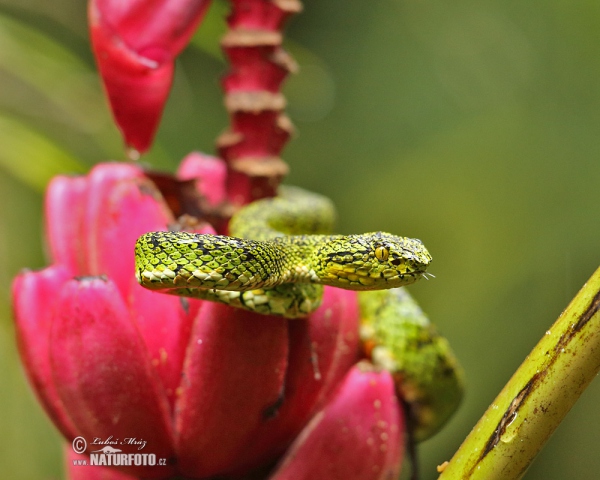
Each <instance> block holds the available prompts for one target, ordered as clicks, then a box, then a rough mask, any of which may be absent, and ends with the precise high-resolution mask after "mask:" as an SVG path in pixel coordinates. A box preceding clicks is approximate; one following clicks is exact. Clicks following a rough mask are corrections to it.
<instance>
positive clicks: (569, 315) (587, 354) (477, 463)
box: [439, 268, 600, 480]
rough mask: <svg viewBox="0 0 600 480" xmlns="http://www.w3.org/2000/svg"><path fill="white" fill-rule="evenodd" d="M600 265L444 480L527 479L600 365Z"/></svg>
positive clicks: (453, 461) (462, 448) (482, 421)
mask: <svg viewBox="0 0 600 480" xmlns="http://www.w3.org/2000/svg"><path fill="white" fill-rule="evenodd" d="M599 310H600V268H599V269H598V270H596V271H595V272H594V274H593V275H592V277H591V278H590V279H589V280H588V281H587V283H586V284H585V285H584V286H583V288H582V289H581V290H580V291H579V293H578V294H577V295H576V296H575V298H574V299H573V300H572V301H571V303H570V304H569V306H568V307H567V308H566V310H565V311H564V312H563V313H562V314H561V315H560V317H559V318H558V320H557V321H556V323H555V324H554V325H552V327H551V328H550V329H549V330H548V331H547V332H546V333H545V335H544V336H543V338H542V339H541V340H540V341H539V343H538V344H537V345H536V346H535V348H534V349H533V350H532V351H531V353H530V354H529V355H528V356H527V358H526V359H525V361H524V362H523V363H522V364H521V366H520V367H519V369H518V370H517V371H516V372H515V374H514V375H513V377H512V378H511V379H510V380H509V382H508V383H507V384H506V386H505V387H504V389H503V390H502V391H501V392H500V394H499V395H498V397H497V398H496V399H495V400H494V402H493V403H492V404H491V405H490V407H489V408H488V409H487V411H486V412H485V414H484V415H483V417H482V418H481V419H480V420H479V422H478V423H477V425H475V428H473V430H472V431H471V433H470V434H469V436H468V437H467V438H466V439H465V441H464V442H463V444H462V445H461V446H460V448H459V449H458V451H457V452H456V453H455V455H454V456H453V457H452V459H451V460H450V463H449V464H447V466H446V468H445V469H444V471H443V472H442V474H441V475H440V477H439V480H454V479H461V480H463V479H485V480H494V479H502V480H512V479H518V478H521V477H522V476H523V475H524V474H525V472H526V470H527V468H528V467H529V465H530V464H531V462H532V461H533V459H534V458H535V456H536V455H537V453H538V452H539V451H540V450H541V449H542V447H543V446H544V444H545V443H546V441H547V440H548V439H549V438H550V436H551V435H552V433H553V432H554V430H555V429H556V427H557V426H558V425H559V423H560V422H561V421H562V419H563V418H564V416H565V415H566V414H567V412H568V411H569V410H570V409H571V407H572V406H573V404H574V403H575V402H576V401H577V399H578V398H579V396H580V395H581V393H582V392H583V391H584V390H585V388H586V387H587V386H588V384H589V383H590V382H591V381H592V379H593V378H594V377H595V376H596V374H597V373H598V370H600V313H599Z"/></svg>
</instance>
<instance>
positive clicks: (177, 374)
mask: <svg viewBox="0 0 600 480" xmlns="http://www.w3.org/2000/svg"><path fill="white" fill-rule="evenodd" d="M134 281H135V280H134ZM136 284H137V282H136ZM201 304H202V302H201V301H199V300H194V299H187V298H183V297H175V296H171V295H165V294H163V293H157V292H152V291H150V290H147V289H145V288H142V287H141V286H139V285H134V286H133V287H132V290H131V295H130V308H129V309H130V312H131V314H132V317H133V318H134V319H135V321H136V323H137V325H138V328H139V331H140V333H141V335H142V337H143V339H144V343H145V344H146V347H147V348H148V353H149V356H150V361H151V364H152V366H153V367H154V369H155V370H156V372H157V374H158V375H159V377H160V379H161V381H162V385H163V388H164V391H165V393H166V395H167V397H168V399H169V403H170V405H171V407H173V403H174V402H175V392H176V390H177V387H178V386H179V384H180V383H181V375H182V370H183V360H184V357H185V352H186V348H187V345H188V343H189V340H190V334H191V330H192V324H193V320H194V318H195V314H197V312H198V310H199V308H200V305H201Z"/></svg>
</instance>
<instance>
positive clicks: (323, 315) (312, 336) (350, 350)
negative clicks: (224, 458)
mask: <svg viewBox="0 0 600 480" xmlns="http://www.w3.org/2000/svg"><path fill="white" fill-rule="evenodd" d="M358 319H359V317H358V303H357V300H356V293H355V292H350V291H348V290H341V289H339V288H332V287H325V294H324V296H323V304H322V306H321V307H320V308H319V309H318V310H317V311H316V312H314V313H313V314H312V315H311V316H310V317H309V319H308V321H303V320H298V321H293V322H290V323H289V335H290V355H289V368H288V373H287V376H286V382H285V398H284V401H283V403H282V405H281V409H280V410H279V412H278V415H277V417H275V418H273V419H269V420H267V421H264V422H262V423H261V425H260V426H259V428H258V429H257V430H256V431H255V432H254V433H253V434H252V436H251V439H250V441H249V442H248V444H247V445H246V446H245V447H244V448H243V450H242V451H241V452H240V455H239V456H238V457H237V459H236V462H235V470H237V471H242V472H243V471H244V470H245V469H248V468H249V467H256V466H259V465H260V464H261V463H264V462H267V461H272V460H273V459H275V458H277V456H278V455H280V454H281V453H282V452H283V451H285V449H286V448H287V446H288V445H289V444H290V443H291V442H292V441H293V440H294V438H295V437H296V436H297V435H298V433H299V432H300V430H301V429H302V427H304V425H305V424H306V423H307V422H308V421H309V420H310V417H311V416H312V414H313V413H314V412H315V411H316V409H317V408H318V407H320V406H322V405H323V403H324V402H325V400H327V399H328V398H329V396H330V394H331V392H332V391H333V390H334V389H335V388H336V387H337V386H338V384H339V382H340V381H341V380H342V379H343V378H344V376H345V375H346V373H347V371H348V370H349V369H350V368H351V367H352V365H354V364H355V363H356V361H357V360H358V353H359V349H358Z"/></svg>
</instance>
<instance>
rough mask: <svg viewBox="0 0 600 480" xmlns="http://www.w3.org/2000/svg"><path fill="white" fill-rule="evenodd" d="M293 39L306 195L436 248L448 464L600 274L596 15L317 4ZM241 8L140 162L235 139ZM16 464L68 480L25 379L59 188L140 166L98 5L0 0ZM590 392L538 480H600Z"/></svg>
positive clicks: (308, 6)
mask: <svg viewBox="0 0 600 480" xmlns="http://www.w3.org/2000/svg"><path fill="white" fill-rule="evenodd" d="M304 3H305V12H304V13H303V14H302V15H299V16H297V17H295V18H294V19H293V20H292V22H291V24H290V26H289V29H288V41H287V47H288V49H289V50H290V51H291V52H292V53H293V54H294V55H295V57H296V59H297V60H298V62H299V63H300V65H301V68H302V71H301V73H300V74H299V75H297V76H296V77H294V78H292V79H290V81H289V82H288V84H287V85H286V89H285V91H286V94H287V96H288V100H289V114H290V116H291V117H292V119H293V120H294V122H295V123H296V126H297V127H298V132H299V135H298V136H297V138H295V139H294V140H293V141H292V142H291V143H290V144H289V146H288V147H287V149H286V150H285V152H284V158H285V159H286V160H287V161H288V162H289V164H290V166H291V168H292V173H291V175H290V177H289V179H288V181H289V182H290V183H295V184H299V185H302V186H304V187H307V188H310V189H312V190H316V191H320V192H323V193H325V194H327V195H329V196H330V197H332V198H333V199H334V200H335V202H336V203H337V205H338V207H339V211H340V230H341V231H343V232H362V231H372V230H388V231H391V232H396V233H399V234H402V235H407V236H415V237H419V238H421V239H422V240H423V241H424V242H425V244H426V245H427V246H428V248H429V249H430V251H431V252H432V253H433V256H434V259H435V261H434V264H433V267H432V269H431V271H432V272H433V273H434V274H435V275H436V277H437V278H436V279H435V280H434V281H430V282H421V283H420V284H418V285H415V286H414V287H413V288H412V292H413V293H414V294H415V295H416V296H417V298H418V299H419V301H420V302H421V304H422V306H423V307H424V309H425V310H426V311H427V312H428V313H429V314H430V316H431V318H432V319H433V320H434V321H435V322H436V323H437V325H438V326H439V329H440V330H441V331H442V332H443V333H444V334H445V335H446V336H447V337H448V338H449V339H450V341H451V343H452V344H453V346H454V349H455V351H456V352H457V354H458V356H459V358H460V359H461V361H462V363H463V365H464V366H465V369H466V372H467V376H468V381H469V389H468V393H467V396H466V399H465V401H464V404H463V406H462V408H461V410H460V412H459V414H458V415H457V416H456V417H455V418H454V419H453V420H452V422H451V423H450V424H449V426H448V427H447V428H446V429H445V430H444V431H443V432H442V433H440V434H439V435H438V436H437V437H435V438H434V439H432V440H430V441H428V442H426V443H425V444H423V445H422V448H421V457H422V458H421V460H422V471H423V478H424V479H432V478H436V476H437V475H436V473H435V466H436V465H437V464H440V463H442V462H443V461H444V460H446V459H449V458H450V456H451V455H452V453H453V451H454V450H455V449H456V448H457V447H458V445H459V444H460V442H461V440H462V439H463V438H464V436H465V435H466V434H467V433H468V432H469V431H470V429H471V427H472V426H473V425H474V423H475V422H476V420H477V419H478V418H479V416H480V415H481V414H482V413H483V411H484V410H485V408H486V407H487V405H488V404H489V403H490V402H491V401H492V400H493V398H494V397H495V395H496V393H497V392H498V391H499V390H500V388H501V387H502V386H503V384H504V383H505V382H506V380H507V379H508V378H509V377H510V375H511V373H512V372H513V371H514V369H515V368H516V367H517V366H518V365H519V364H520V362H521V361H522V360H523V358H524V357H525V355H526V354H527V353H528V351H529V350H530V349H531V347H532V346H533V345H534V344H535V343H536V342H537V340H538V339H539V338H540V337H541V336H542V335H543V333H544V332H545V331H546V329H547V328H548V326H549V325H550V324H551V323H552V322H553V321H554V320H555V318H556V317H557V316H558V314H559V313H560V312H561V310H562V309H563V308H564V307H565V306H566V304H567V303H568V301H569V300H570V298H571V297H572V296H573V295H574V294H575V293H576V292H577V290H578V289H579V288H580V287H581V285H582V284H583V283H584V282H585V280H586V279H587V278H588V277H589V276H590V275H591V273H592V272H593V271H594V270H595V268H596V267H598V265H600V249H599V248H598V247H599V244H600V242H599V238H600V221H599V217H600V215H599V210H600V194H599V191H598V188H599V186H600V162H599V161H598V158H599V156H600V135H599V133H600V3H598V2H597V1H592V0H588V1H566V0H545V1H543V2H541V1H535V0H534V1H528V2H522V1H506V0H504V1H500V0H488V1H486V0H479V1H459V2H447V1H442V0H436V1H429V0H424V1H418V2H415V1H402V0H380V1H378V2H365V1H362V0H360V1H359V0H346V1H344V2H333V1H328V2H326V1H322V0H321V1H317V0H305V2H304ZM226 11H227V5H226V3H225V2H217V3H215V4H214V5H213V6H212V7H211V10H210V12H209V15H208V18H207V20H206V21H205V23H204V25H203V26H202V27H201V29H200V31H199V32H198V34H197V35H196V37H195V38H194V41H193V44H192V45H191V46H190V47H189V48H188V49H187V50H186V51H185V52H184V53H183V54H182V55H181V58H180V61H179V63H178V71H177V76H176V80H175V85H174V89H173V92H172V95H171V98H170V100H169V103H168V105H167V108H166V112H165V115H164V118H163V122H162V124H161V128H160V131H159V134H158V138H157V142H156V146H155V147H154V149H153V150H152V151H151V152H150V154H149V155H148V156H147V158H146V160H147V161H148V162H149V163H150V164H152V165H153V166H155V167H159V168H166V169H170V170H172V169H174V168H175V165H176V164H177V162H178V161H179V160H180V159H181V158H182V157H183V156H184V155H185V154H187V153H188V152H189V151H191V150H195V149H196V150H203V151H206V152H212V151H213V141H214V138H215V137H216V136H217V135H218V134H219V133H220V131H222V130H223V129H224V128H225V126H226V125H227V118H226V115H225V112H224V109H223V107H222V95H221V91H220V89H219V85H218V77H219V75H220V74H222V73H223V71H224V68H225V64H224V62H223V59H222V57H221V55H220V53H219V47H218V38H219V36H220V35H221V34H222V33H223V31H224V23H223V15H224V13H225V12H226ZM0 86H1V87H0V171H1V174H0V193H1V197H0V198H1V199H2V201H1V202H0V261H1V262H2V264H1V265H0V280H1V284H2V285H4V286H5V287H4V288H2V289H1V294H0V352H1V354H0V391H1V393H0V411H1V412H2V414H0V465H2V476H3V477H4V478H14V479H40V478H42V479H50V478H55V479H58V478H62V465H61V456H60V448H61V447H60V442H59V436H58V435H57V433H56V432H55V430H54V429H53V427H52V426H51V425H50V423H49V421H48V420H47V419H46V418H45V416H44V414H43V413H42V412H41V409H40V408H39V407H38V406H37V404H36V402H35V400H34V399H33V396H32V394H31V392H30V390H29V387H28V386H27V384H26V382H25V380H24V377H23V374H22V369H21V367H20V364H19V361H18V358H17V355H16V352H15V346H14V332H13V327H12V320H11V316H10V295H9V288H8V285H9V284H10V281H11V278H12V277H13V276H14V275H15V274H16V273H17V272H18V271H19V270H20V269H21V268H24V267H30V268H40V267H42V266H44V265H45V260H44V252H43V241H42V216H41V214H42V198H43V191H44V187H45V185H46V183H47V181H48V179H49V178H50V177H51V176H52V175H54V174H57V173H63V172H66V171H71V172H73V171H75V172H77V171H81V172H85V171H87V170H88V169H89V168H90V166H92V165H93V164H94V163H96V162H100V161H103V160H105V159H121V158H123V157H124V153H123V150H122V145H121V140H120V137H119V136H118V134H117V131H116V129H115V128H114V126H113V125H112V122H111V120H110V116H109V113H108V109H107V107H106V105H105V101H104V98H103V96H102V94H101V91H100V87H99V81H98V78H97V76H96V73H95V68H94V64H93V59H92V56H91V53H90V49H89V43H88V39H87V27H86V15H85V2H83V1H81V0H79V1H75V0H54V1H53V2H47V1H42V0H0ZM599 404H600V384H599V383H598V382H596V383H593V384H592V386H591V387H590V388H589V389H588V391H587V392H586V393H585V394H584V395H583V397H582V398H581V400H580V401H579V403H578V404H577V405H576V406H575V408H574V409H573V410H572V412H571V413H570V414H569V416H568V417H567V419H566V421H565V422H564V423H563V424H562V425H561V426H560V428H559V429H558V431H557V432H556V434H555V435H554V437H553V438H552V439H551V441H550V442H549V444H548V445H547V446H546V448H545V449H544V451H543V452H542V453H541V454H540V455H539V457H538V459H537V460H536V462H535V464H534V465H533V466H532V467H531V469H530V470H529V472H528V473H527V475H526V477H525V478H527V479H563V478H570V479H588V478H596V477H597V475H598V471H600V455H599V454H598V453H599V452H600V436H599V435H598V433H597V431H598V428H599V427H600V407H598V405H599Z"/></svg>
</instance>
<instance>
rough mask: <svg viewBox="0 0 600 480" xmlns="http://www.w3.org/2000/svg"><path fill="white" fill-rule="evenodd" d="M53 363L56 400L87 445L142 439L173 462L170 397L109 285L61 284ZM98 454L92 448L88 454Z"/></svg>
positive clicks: (147, 470)
mask: <svg viewBox="0 0 600 480" xmlns="http://www.w3.org/2000/svg"><path fill="white" fill-rule="evenodd" d="M50 361H51V368H52V371H53V377H54V382H55V385H56V389H57V391H58V394H59V396H60V398H61V400H62V402H63V404H64V406H65V408H66V410H67V411H68V412H69V415H70V417H71V418H72V419H73V422H74V423H75V424H76V425H77V427H78V430H79V432H80V434H81V435H82V436H83V437H84V438H86V439H93V438H94V437H99V438H102V439H106V438H109V437H111V436H113V437H114V438H119V439H125V438H137V439H144V440H145V441H146V442H147V448H148V451H151V452H152V453H154V454H155V455H156V456H157V458H167V459H169V463H172V461H173V459H174V457H175V452H174V448H173V445H174V441H173V432H172V430H171V421H170V414H169V406H168V403H167V399H166V396H165V395H164V392H163V391H162V389H161V388H160V381H159V379H158V377H157V376H156V375H155V374H154V372H153V371H152V370H151V367H150V365H149V362H148V353H147V350H146V347H145V346H144V344H143V341H142V339H141V337H140V335H139V332H138V331H137V329H136V327H135V325H134V324H133V323H132V321H131V317H130V315H129V312H128V311H127V309H126V307H125V304H124V303H123V301H122V300H121V296H120V294H119V292H118V290H117V288H116V287H115V285H114V284H113V283H112V282H111V281H110V280H106V279H102V278H97V277H86V278H80V279H73V280H70V281H68V282H67V283H65V284H64V286H63V288H62V291H61V294H60V296H59V297H58V300H57V304H56V309H55V313H54V319H53V324H52V329H51V334H50ZM100 448H102V446H100V447H99V449H100ZM118 448H119V449H121V450H122V451H123V453H126V454H127V453H139V452H138V446H137V445H127V444H125V445H121V444H119V445H118ZM93 450H94V448H92V446H91V445H89V444H88V450H87V453H90V451H93ZM121 469H122V471H124V472H125V473H128V474H132V475H139V476H144V477H148V478H160V477H166V476H168V475H169V474H173V473H174V471H175V470H174V468H173V467H172V466H164V467H159V466H156V467H148V466H139V467H135V466H131V467H121Z"/></svg>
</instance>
